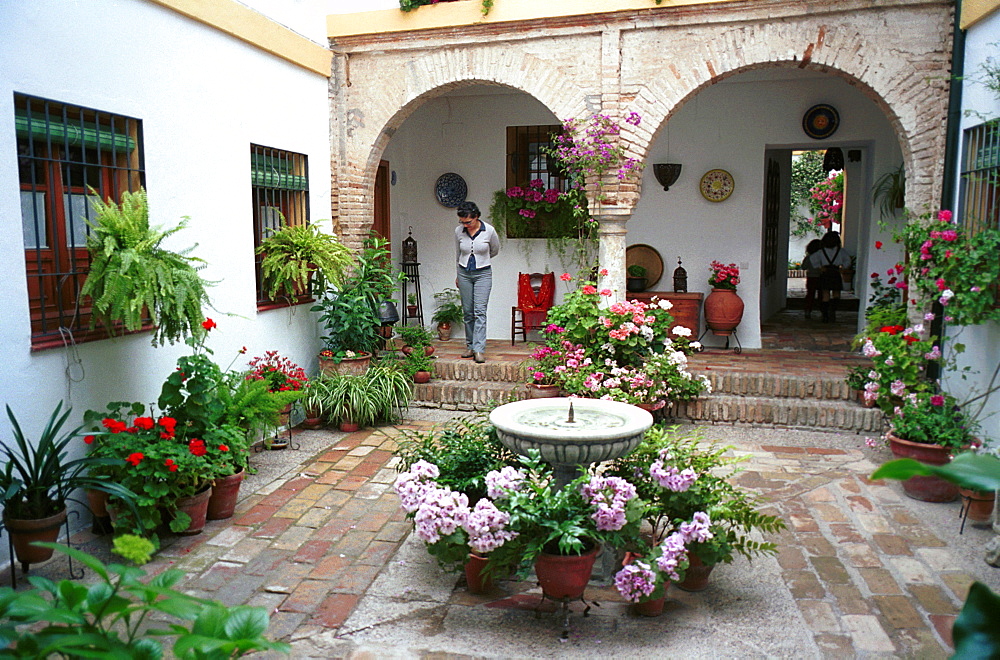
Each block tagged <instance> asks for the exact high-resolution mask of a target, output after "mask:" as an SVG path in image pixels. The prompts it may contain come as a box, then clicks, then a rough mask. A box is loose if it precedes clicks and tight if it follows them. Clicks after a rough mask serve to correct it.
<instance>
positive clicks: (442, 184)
mask: <svg viewBox="0 0 1000 660" xmlns="http://www.w3.org/2000/svg"><path fill="white" fill-rule="evenodd" d="M468 194H469V188H468V186H466V185H465V179H463V178H462V177H460V176H459V175H457V174H455V173H454V172H448V173H447V174H442V175H441V176H439V177H438V179H437V182H435V184H434V195H435V196H437V201H438V204H441V205H442V206H447V207H448V208H452V209H453V208H455V207H456V206H458V205H459V204H461V203H462V202H464V201H465V196H466V195H468Z"/></svg>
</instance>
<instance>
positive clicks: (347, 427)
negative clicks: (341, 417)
mask: <svg viewBox="0 0 1000 660" xmlns="http://www.w3.org/2000/svg"><path fill="white" fill-rule="evenodd" d="M338 428H339V429H340V430H341V431H343V432H344V433H354V432H355V431H357V430H358V429H360V428H361V427H360V426H358V425H357V424H356V423H354V422H341V423H340V426H339V427H338Z"/></svg>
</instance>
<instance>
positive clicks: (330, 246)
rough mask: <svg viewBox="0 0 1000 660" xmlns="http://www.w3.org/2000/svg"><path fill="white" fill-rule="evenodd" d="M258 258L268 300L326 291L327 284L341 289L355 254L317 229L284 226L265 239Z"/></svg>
mask: <svg viewBox="0 0 1000 660" xmlns="http://www.w3.org/2000/svg"><path fill="white" fill-rule="evenodd" d="M257 254H259V255H263V259H262V260H261V262H260V272H261V278H262V279H263V287H264V291H265V293H266V295H267V297H268V298H270V299H272V300H274V299H275V298H277V297H278V296H287V297H289V298H297V297H299V296H302V295H308V294H310V293H311V292H312V291H322V290H323V289H325V288H326V285H327V284H331V285H333V286H337V287H339V286H340V285H341V284H342V282H343V280H344V277H345V276H346V275H347V272H348V271H349V270H350V268H351V266H352V264H353V263H354V260H353V259H352V257H351V251H350V250H349V249H348V248H347V246H345V245H344V244H343V243H341V242H340V241H338V240H337V237H336V236H333V235H332V234H325V233H323V232H321V231H320V230H319V229H318V228H317V227H316V226H315V225H288V224H285V223H284V220H282V226H281V228H280V229H278V230H277V231H276V232H274V233H273V234H271V235H270V236H268V237H267V238H265V239H264V240H263V241H262V242H261V244H260V247H258V248H257Z"/></svg>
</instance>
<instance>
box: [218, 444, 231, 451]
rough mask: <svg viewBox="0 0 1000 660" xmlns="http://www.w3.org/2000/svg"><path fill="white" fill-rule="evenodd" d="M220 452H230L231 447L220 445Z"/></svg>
mask: <svg viewBox="0 0 1000 660" xmlns="http://www.w3.org/2000/svg"><path fill="white" fill-rule="evenodd" d="M219 451H229V445H219Z"/></svg>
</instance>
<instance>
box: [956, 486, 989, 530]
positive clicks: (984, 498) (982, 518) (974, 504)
mask: <svg viewBox="0 0 1000 660" xmlns="http://www.w3.org/2000/svg"><path fill="white" fill-rule="evenodd" d="M958 493H959V495H961V496H962V507H963V508H964V509H965V510H966V511H967V513H966V514H965V515H967V516H968V519H969V520H971V521H972V522H977V523H988V522H990V520H992V518H993V506H994V505H995V504H996V491H989V492H984V491H981V490H969V489H967V488H959V489H958Z"/></svg>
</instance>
